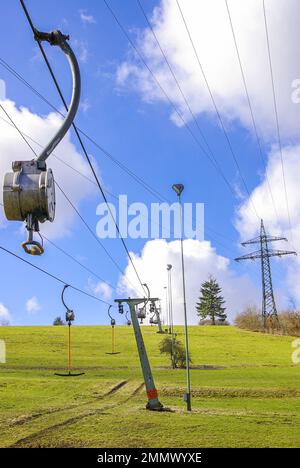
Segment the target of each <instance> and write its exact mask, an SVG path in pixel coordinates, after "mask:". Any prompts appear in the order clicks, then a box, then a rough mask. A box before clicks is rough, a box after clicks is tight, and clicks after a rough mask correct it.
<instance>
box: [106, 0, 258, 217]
mask: <svg viewBox="0 0 300 468" xmlns="http://www.w3.org/2000/svg"><path fill="white" fill-rule="evenodd" d="M104 1H105V0H104ZM176 4H177V6H178V10H179V13H180V16H181V18H182V21H183V24H184V27H185V29H186V32H187V35H188V38H189V41H190V43H191V46H192V49H193V51H194V54H195V57H196V61H197V63H198V66H199V69H200V71H201V74H202V76H203V79H204V82H205V84H206V87H207V90H208V93H209V95H210V98H211V101H212V104H213V107H214V109H215V112H216V115H217V117H218V120H219V123H220V125H221V129H222V132H223V135H224V137H225V140H226V142H227V146H228V148H229V152H230V154H231V156H232V159H233V161H234V163H235V166H236V168H237V171H238V173H239V176H240V179H241V180H242V182H243V186H244V188H245V191H246V192H247V194H248V196H249V201H250V205H251V208H252V210H253V212H254V214H255V215H256V217H257V218H258V219H260V217H259V215H258V212H257V209H256V206H255V204H254V202H253V199H252V197H251V193H250V190H249V188H248V185H247V183H246V180H245V178H244V176H243V174H242V171H241V168H240V164H239V162H238V158H237V156H236V154H235V151H234V149H233V146H232V144H231V141H230V138H229V136H228V133H227V131H226V128H225V125H224V122H223V119H222V117H221V113H220V110H219V108H218V106H217V103H216V100H215V98H214V95H213V92H212V90H211V87H210V84H209V82H208V79H207V76H206V74H205V72H204V68H203V66H202V63H201V61H200V58H199V54H198V52H197V49H196V46H195V43H194V41H193V38H192V35H191V32H190V30H189V27H188V24H187V22H186V19H185V16H184V14H183V11H182V9H181V7H180V4H179V1H178V0H176Z"/></svg>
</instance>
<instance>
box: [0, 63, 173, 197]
mask: <svg viewBox="0 0 300 468" xmlns="http://www.w3.org/2000/svg"><path fill="white" fill-rule="evenodd" d="M0 65H1V66H2V67H3V68H5V69H6V70H7V71H8V72H9V73H10V74H12V75H13V76H14V77H15V78H16V79H17V80H18V81H20V82H21V83H22V84H23V85H24V86H26V87H27V88H28V89H29V90H30V91H32V92H33V93H34V94H35V95H36V96H37V97H38V98H39V99H41V100H42V101H43V102H45V103H46V104H47V105H48V106H49V107H50V108H51V109H53V110H54V111H55V112H57V113H58V114H59V115H60V116H61V117H63V118H64V117H65V115H64V114H63V113H62V112H61V111H60V110H59V109H58V108H57V107H55V106H54V105H53V104H52V103H51V102H50V101H49V100H48V99H47V98H46V97H45V96H44V95H43V94H42V93H40V92H39V91H38V90H37V89H36V88H35V87H34V86H32V85H31V84H30V83H29V82H28V81H27V80H25V78H24V77H23V76H22V75H21V74H20V73H18V72H17V71H16V70H15V69H14V68H13V67H12V66H11V65H9V64H8V63H7V62H6V61H5V60H4V59H3V58H1V57H0ZM76 128H77V130H78V131H79V133H80V134H81V135H83V136H84V137H85V138H86V139H87V140H88V141H90V142H91V143H92V144H93V145H94V146H95V147H96V148H98V149H99V150H100V151H101V152H102V153H103V154H104V155H105V156H106V157H107V158H108V159H110V160H111V161H112V162H113V163H114V164H115V165H116V166H118V167H119V168H120V169H121V170H122V171H124V172H125V173H126V174H128V175H129V176H130V177H131V178H132V179H133V180H135V181H136V182H137V183H138V184H139V185H141V186H142V187H143V188H144V189H145V190H146V191H147V192H149V193H150V194H151V195H153V196H155V197H156V198H158V199H159V200H160V201H162V200H165V201H168V200H167V199H166V197H165V196H164V195H162V194H161V193H159V192H158V191H157V190H155V189H154V188H153V187H151V186H150V185H149V184H148V183H147V182H146V181H145V180H143V179H142V178H141V177H140V176H138V175H137V174H136V173H135V172H133V171H132V170H131V169H129V168H128V167H127V166H126V165H125V164H124V163H122V162H121V161H119V160H118V159H117V158H116V157H115V156H113V155H112V154H111V153H110V152H109V151H107V150H106V149H105V148H104V147H103V146H102V145H100V143H98V142H97V141H96V140H95V139H94V138H92V137H91V136H90V135H88V134H87V133H86V132H85V131H84V130H82V129H80V128H79V127H78V126H77V125H76ZM95 184H96V183H95Z"/></svg>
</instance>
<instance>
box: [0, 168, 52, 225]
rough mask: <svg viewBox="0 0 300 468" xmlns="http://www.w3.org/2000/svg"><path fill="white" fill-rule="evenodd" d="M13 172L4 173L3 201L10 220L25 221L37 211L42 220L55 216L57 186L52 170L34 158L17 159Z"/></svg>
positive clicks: (38, 219) (36, 213) (50, 219)
mask: <svg viewBox="0 0 300 468" xmlns="http://www.w3.org/2000/svg"><path fill="white" fill-rule="evenodd" d="M12 170H13V172H8V173H7V174H5V176H4V183H3V204H4V211H5V215H6V218H7V219H8V220H9V221H25V220H27V217H28V215H29V214H31V213H34V217H35V220H36V221H38V222H40V223H43V222H44V221H53V220H54V217H55V186H54V178H53V173H52V170H51V169H46V168H45V169H44V168H43V169H40V168H39V163H38V162H37V161H36V160H33V161H15V162H13V163H12Z"/></svg>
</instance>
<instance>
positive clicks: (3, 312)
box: [0, 303, 11, 325]
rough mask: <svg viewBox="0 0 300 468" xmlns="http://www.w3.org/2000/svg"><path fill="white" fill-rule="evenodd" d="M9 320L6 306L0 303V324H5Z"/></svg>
mask: <svg viewBox="0 0 300 468" xmlns="http://www.w3.org/2000/svg"><path fill="white" fill-rule="evenodd" d="M10 320H11V315H10V312H9V310H8V309H7V307H5V305H4V304H2V303H0V325H2V324H7V323H9V322H10Z"/></svg>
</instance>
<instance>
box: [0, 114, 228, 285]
mask: <svg viewBox="0 0 300 468" xmlns="http://www.w3.org/2000/svg"><path fill="white" fill-rule="evenodd" d="M0 120H2V121H4V122H5V123H6V124H8V125H10V126H12V127H13V128H15V129H16V126H15V123H14V121H12V119H11V118H10V120H11V121H12V122H13V123H10V122H8V121H7V120H6V119H4V118H3V117H1V116H0ZM16 130H17V131H18V132H19V133H21V134H22V135H23V136H24V137H25V138H23V139H24V141H25V142H26V143H27V141H26V139H30V140H31V141H32V142H33V143H35V144H36V145H37V146H39V147H41V148H43V145H41V144H40V143H38V142H37V141H36V140H35V139H33V138H32V137H31V136H29V135H28V134H27V133H24V132H22V131H21V130H20V128H19V127H18V128H17V129H16ZM52 156H53V157H54V158H56V159H58V160H59V161H60V162H61V163H62V164H64V165H66V166H67V167H69V168H70V169H72V170H74V171H75V172H76V173H78V174H79V175H81V176H82V177H84V178H85V179H87V180H88V181H89V182H91V183H92V184H94V185H96V184H95V182H94V181H93V180H92V179H90V178H89V177H87V176H86V175H85V174H83V173H82V172H80V171H78V170H77V169H75V168H74V167H73V166H71V165H69V164H68V163H66V162H65V161H64V160H63V159H61V158H59V156H58V155H57V154H55V153H52ZM55 183H56V184H57V182H55ZM57 188H58V189H59V190H60V191H61V193H62V195H63V196H64V197H65V198H66V200H67V202H68V203H69V204H70V206H71V207H72V209H73V210H74V211H75V212H76V214H77V215H78V217H79V218H80V219H81V221H82V222H83V223H84V225H85V227H86V228H87V229H88V231H89V232H90V234H92V236H93V237H94V238H95V239H96V241H97V242H99V243H100V245H101V247H102V248H104V246H103V244H102V243H101V241H100V239H99V238H98V237H97V236H96V235H95V234H94V231H93V230H92V228H91V227H90V226H89V225H88V223H87V221H86V220H85V219H84V218H83V216H82V215H81V214H80V212H79V210H78V209H77V208H76V207H75V205H74V203H72V201H71V199H70V197H68V196H67V195H66V193H65V192H64V191H63V190H62V189H61V187H60V186H58V184H57ZM106 192H107V193H108V194H109V195H111V196H112V197H113V198H115V199H117V200H119V198H118V197H117V195H115V194H113V193H112V192H109V191H108V190H106ZM0 205H2V204H1V203H0ZM2 206H3V205H2ZM127 207H128V205H127ZM205 230H208V231H211V232H213V233H214V234H216V235H218V236H220V237H222V238H224V239H226V240H227V241H228V240H229V241H230V242H235V241H234V239H230V238H228V236H225V235H224V234H223V233H220V232H218V231H216V230H215V229H213V228H211V227H210V226H207V225H206V226H205ZM106 253H107V255H108V256H109V252H108V251H106ZM112 261H114V260H113V259H112ZM118 270H119V271H120V272H121V273H122V274H123V276H124V272H123V271H122V270H121V269H120V268H118ZM132 286H133V285H132Z"/></svg>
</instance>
